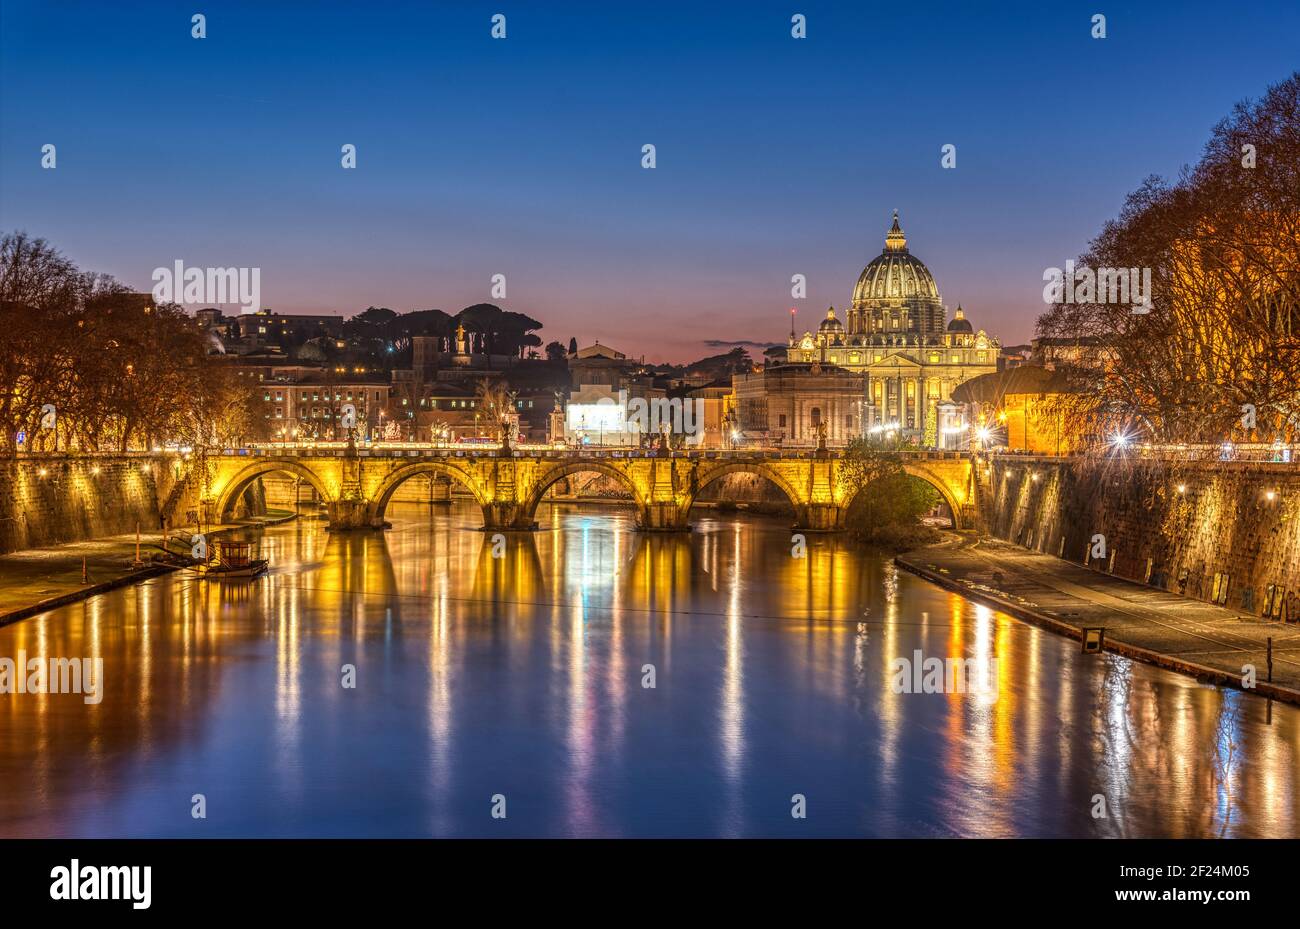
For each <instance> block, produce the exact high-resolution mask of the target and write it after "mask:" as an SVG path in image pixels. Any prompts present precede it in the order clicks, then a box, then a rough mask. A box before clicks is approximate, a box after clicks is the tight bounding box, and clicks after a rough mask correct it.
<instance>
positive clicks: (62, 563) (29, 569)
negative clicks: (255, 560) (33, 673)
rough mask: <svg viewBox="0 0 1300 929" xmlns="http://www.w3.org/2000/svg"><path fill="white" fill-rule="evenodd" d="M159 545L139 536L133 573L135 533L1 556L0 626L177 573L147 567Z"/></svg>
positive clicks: (217, 531)
mask: <svg viewBox="0 0 1300 929" xmlns="http://www.w3.org/2000/svg"><path fill="white" fill-rule="evenodd" d="M293 515H294V514H292V513H289V512H287V511H279V510H277V511H274V512H271V513H268V514H267V515H266V516H264V517H255V518H253V519H249V520H241V521H240V522H232V523H228V524H225V525H221V526H217V527H215V528H213V529H210V530H208V532H207V536H208V538H219V537H220V536H221V534H223V533H225V532H230V531H232V530H236V529H248V528H253V527H256V526H259V525H270V524H272V523H276V522H281V521H283V520H285V519H290V518H293ZM179 538H180V537H179V536H178V537H176V538H174V539H173V541H172V543H171V548H172V550H173V551H183V550H184V547H183V545H182V543H181V542H180V541H179ZM160 545H161V543H160V539H159V536H158V533H157V532H154V533H153V534H147V533H146V534H143V535H141V537H140V557H141V558H142V559H143V560H144V561H145V562H146V565H145V567H143V568H135V567H132V562H133V561H134V560H135V533H134V532H132V533H127V534H124V535H113V536H102V537H100V538H96V539H87V540H85V541H82V542H66V543H64V544H62V545H51V546H48V547H45V548H31V549H26V550H24V551H19V552H10V553H9V554H6V555H0V626H3V625H6V624H8V623H12V622H17V621H18V620H20V619H26V618H27V617H29V616H35V615H36V614H37V613H44V612H45V611H46V610H52V609H54V608H55V607H58V606H62V605H64V604H65V603H72V602H75V601H77V600H85V599H86V598H88V597H93V596H95V595H96V594H100V593H104V592H105V591H108V590H112V589H114V588H116V587H122V586H124V585H126V584H134V583H136V582H137V581H142V580H145V579H147V578H151V577H156V576H158V575H159V574H166V573H167V572H169V571H173V570H175V568H173V567H170V566H168V565H165V564H153V563H150V558H151V556H152V555H153V554H154V553H155V552H158V551H161V548H160ZM83 559H84V565H85V576H84V577H83V575H82V565H83Z"/></svg>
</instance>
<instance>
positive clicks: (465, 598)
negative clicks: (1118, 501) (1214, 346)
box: [0, 503, 1300, 837]
mask: <svg viewBox="0 0 1300 929" xmlns="http://www.w3.org/2000/svg"><path fill="white" fill-rule="evenodd" d="M390 518H392V519H393V522H394V527H393V529H392V530H391V531H389V532H386V533H377V532H376V533H355V534H333V535H331V534H329V533H328V532H326V531H325V528H324V525H323V524H322V523H320V522H317V521H306V520H304V521H299V522H295V523H289V524H285V525H282V526H279V527H275V528H272V529H269V530H267V531H266V532H265V533H262V534H261V535H260V544H261V549H262V553H263V554H264V555H266V556H269V557H270V559H271V563H272V572H271V574H270V575H269V576H268V577H264V578H262V579H259V580H257V581H254V582H251V583H227V584H219V583H205V582H201V581H196V580H193V579H190V578H187V577H185V576H184V575H180V574H174V575H170V576H168V577H163V578H159V579H155V580H153V581H150V582H148V583H145V584H141V585H138V586H135V587H130V588H125V589H122V590H118V591H115V592H113V593H110V594H107V595H104V596H100V597H96V598H94V599H92V600H89V601H86V602H84V603H78V604H75V605H73V606H69V607H66V608H64V609H60V610H56V611H54V612H51V613H48V614H44V615H42V616H40V617H36V618H33V619H29V620H25V621H23V622H20V623H17V624H15V625H12V626H9V627H6V628H4V629H0V656H6V657H11V658H13V657H16V656H17V653H18V651H19V650H20V649H21V650H24V651H25V652H26V653H27V654H28V655H29V656H34V655H45V656H61V657H81V656H88V657H99V658H102V659H103V662H104V675H105V688H104V689H105V695H104V699H103V701H102V702H101V703H99V704H97V705H86V704H85V702H84V700H83V698H82V697H81V696H77V695H32V694H21V695H18V694H10V695H3V696H0V783H3V785H4V789H3V791H0V836H809V835H815V836H923V837H924V836H1120V835H1128V836H1218V835H1230V836H1295V835H1297V834H1300V796H1298V795H1297V776H1298V775H1300V712H1298V711H1297V710H1296V709H1293V708H1290V707H1287V706H1282V705H1277V704H1274V705H1271V706H1270V705H1269V704H1268V703H1267V702H1266V701H1264V700H1262V699H1259V698H1255V697H1248V696H1245V695H1243V694H1240V693H1236V692H1232V691H1228V692H1225V691H1221V690H1218V689H1215V688H1212V687H1205V686H1200V685H1198V684H1197V683H1196V682H1194V681H1192V680H1190V679H1188V678H1184V677H1181V676H1179V675H1175V674H1171V673H1167V672H1164V671H1159V670H1156V669H1153V668H1149V667H1146V666H1143V665H1140V664H1135V663H1132V662H1129V661H1126V660H1124V659H1120V658H1116V657H1114V656H1105V657H1101V658H1098V657H1093V656H1085V655H1082V654H1080V651H1079V645H1078V643H1076V642H1071V641H1067V640H1064V639H1061V638H1058V637H1056V636H1054V635H1052V634H1050V633H1046V632H1042V631H1039V630H1037V629H1034V628H1032V627H1030V626H1026V625H1024V624H1022V623H1020V622H1018V621H1016V620H1013V619H1010V618H1009V617H1006V616H1004V615H1002V614H999V613H997V612H995V611H993V610H990V609H988V608H986V607H983V606H979V605H976V604H974V603H971V602H969V601H967V600H965V599H963V598H962V597H960V596H957V595H955V594H952V593H948V592H946V591H944V590H941V589H938V588H936V587H933V586H931V585H929V584H927V583H926V582H924V581H922V580H920V579H919V578H916V577H913V576H911V575H909V574H906V573H904V572H901V571H899V570H897V569H896V568H895V567H894V566H893V565H892V563H891V562H890V560H889V559H888V558H886V557H882V556H879V555H876V554H872V553H870V552H866V551H863V550H860V549H858V548H856V547H854V546H853V545H852V544H850V543H848V542H845V541H842V540H835V539H830V538H825V539H819V538H817V537H812V536H810V537H809V541H810V548H809V550H808V552H807V557H806V558H802V559H799V558H793V557H791V540H790V531H789V529H788V526H787V525H786V523H785V521H783V520H779V519H766V518H762V517H755V516H746V515H729V514H728V515H722V514H718V515H714V514H712V513H710V512H707V511H706V512H700V511H697V512H696V514H695V518H696V520H695V529H696V531H695V532H693V533H691V534H690V535H689V536H685V535H682V536H668V535H663V536H656V535H646V534H639V533H637V532H635V531H634V530H633V526H632V514H631V512H630V511H628V510H625V509H619V508H617V507H608V508H604V507H571V506H562V505H555V506H543V507H542V509H541V511H540V512H539V519H540V521H541V524H542V525H541V529H540V530H539V531H538V532H536V533H535V534H532V535H523V536H515V537H511V538H509V539H508V540H507V541H506V542H505V544H504V546H503V547H500V548H499V550H498V554H500V555H502V557H499V558H494V557H493V544H492V540H491V538H490V537H488V536H486V535H485V534H484V533H482V532H478V531H475V527H476V526H478V525H479V524H480V520H479V517H478V514H477V512H476V511H475V510H474V509H472V508H470V507H467V506H464V505H462V504H459V503H457V504H454V505H452V506H451V507H442V508H434V509H433V510H432V513H431V512H430V508H429V507H427V506H421V505H418V504H409V505H408V504H403V505H400V506H397V505H395V506H394V507H392V508H390ZM253 537H255V538H256V537H258V536H253ZM918 649H919V650H920V651H921V652H922V654H923V655H924V656H927V657H929V656H937V657H939V658H949V657H964V658H972V657H973V658H984V659H996V664H995V669H996V671H995V673H996V699H992V698H991V697H990V696H988V695H974V694H962V693H895V692H894V688H893V687H892V686H891V682H892V678H893V667H894V664H893V663H894V660H895V659H897V658H900V657H905V658H908V659H912V658H913V656H914V655H915V651H916V650H918ZM344 665H353V666H354V667H355V669H356V670H355V685H356V686H355V687H352V688H347V687H344V686H342V678H343V673H342V671H341V669H342V667H343V666H344ZM647 665H652V666H653V674H654V677H655V680H654V683H655V686H654V687H653V688H651V687H645V686H643V682H645V680H646V678H647V675H648V674H649V673H650V669H646V668H645V666H647ZM993 666H994V665H993V663H990V667H993ZM196 794H202V795H203V797H204V799H205V803H206V814H207V815H206V818H205V819H195V818H194V817H193V816H192V815H191V810H192V808H193V798H194V796H195V795H196ZM796 794H801V795H803V798H804V807H805V810H806V814H807V815H806V818H802V819H797V818H794V817H792V815H791V810H792V797H793V796H794V795H796ZM494 795H501V796H502V797H504V805H505V813H506V815H505V818H503V819H494V818H493V816H492V811H493V806H494V801H493V797H494ZM1098 797H1101V798H1104V802H1105V807H1106V808H1105V814H1106V815H1105V816H1104V817H1102V816H1097V815H1094V814H1095V813H1097V812H1098V811H1099V809H1100V805H1099V801H1098V799H1097V798H1098ZM500 805H501V804H500V802H498V803H497V809H498V811H499V810H500Z"/></svg>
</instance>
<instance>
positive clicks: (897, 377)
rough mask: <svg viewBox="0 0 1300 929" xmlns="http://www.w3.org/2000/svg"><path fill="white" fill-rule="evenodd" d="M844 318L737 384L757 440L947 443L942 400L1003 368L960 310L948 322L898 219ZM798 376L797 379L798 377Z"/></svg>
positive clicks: (829, 317) (829, 315)
mask: <svg viewBox="0 0 1300 929" xmlns="http://www.w3.org/2000/svg"><path fill="white" fill-rule="evenodd" d="M844 315H845V319H844V321H842V322H841V320H840V319H839V318H838V317H837V316H836V315H835V309H834V307H832V308H830V309H829V310H827V312H826V318H825V319H824V320H822V323H821V325H820V326H818V328H817V331H816V332H815V333H814V332H805V333H804V334H803V336H802V337H796V335H795V333H794V331H793V328H792V330H791V333H790V339H789V342H788V344H787V346H786V348H785V351H784V353H781V352H779V351H778V352H775V353H774V355H775V357H773V359H772V361H770V362H769V363H768V365H767V367H765V368H764V369H763V370H762V371H760V372H758V373H756V374H750V375H737V376H736V378H735V391H736V407H737V411H738V413H739V415H740V418H741V423H740V425H741V429H742V431H743V432H744V433H745V434H746V435H748V436H750V437H751V438H752V439H753V440H756V441H764V440H766V441H779V442H783V443H785V444H792V445H813V444H815V443H816V432H817V430H818V429H819V427H820V426H819V424H822V423H824V424H825V426H826V428H827V441H828V442H829V443H830V444H841V445H842V444H844V443H845V442H847V441H848V440H850V439H852V438H854V437H856V436H859V435H865V434H869V433H873V432H874V433H879V432H895V431H896V432H901V434H902V435H903V436H905V437H907V438H911V439H912V440H913V441H915V442H917V444H920V445H924V446H930V447H937V446H938V445H939V444H940V442H939V438H938V434H937V433H938V430H939V428H940V425H941V424H940V414H939V406H940V404H944V405H947V404H948V401H949V400H950V399H951V397H952V391H953V389H954V388H955V387H956V386H957V385H958V384H961V383H963V382H964V381H967V380H969V379H970V378H972V377H977V376H979V375H981V374H990V373H992V372H994V371H996V370H997V364H998V354H999V351H1000V347H1001V346H1000V345H999V343H998V341H997V340H996V339H993V338H991V337H989V336H988V335H987V334H986V333H985V332H984V330H982V329H981V330H978V331H977V330H976V329H975V328H974V326H973V325H972V324H971V322H970V320H968V319H966V315H965V313H964V312H963V310H962V308H961V307H960V306H958V307H957V309H956V312H955V313H954V314H953V318H952V320H951V321H949V320H948V319H947V315H948V311H947V308H946V307H945V306H944V305H943V301H942V300H941V299H940V297H939V288H938V285H937V284H936V283H935V280H934V276H933V275H932V274H931V273H930V270H929V268H927V267H926V266H925V264H924V263H923V262H922V261H921V260H920V259H919V258H917V257H916V256H915V255H913V254H912V253H911V252H910V251H909V250H908V248H907V239H906V237H905V236H904V235H903V230H902V228H901V227H900V226H899V222H898V213H897V211H895V213H894V222H893V226H892V228H891V229H890V230H889V232H888V233H887V234H886V236H885V248H884V251H882V252H881V253H880V255H879V256H877V257H876V258H874V259H872V261H871V262H870V263H869V264H868V265H867V266H866V268H864V269H863V271H862V273H861V274H860V275H859V276H858V282H857V285H856V286H855V287H854V288H853V298H852V302H851V303H850V304H849V307H848V309H847V311H845V314H844ZM796 374H797V375H798V376H795V375H796Z"/></svg>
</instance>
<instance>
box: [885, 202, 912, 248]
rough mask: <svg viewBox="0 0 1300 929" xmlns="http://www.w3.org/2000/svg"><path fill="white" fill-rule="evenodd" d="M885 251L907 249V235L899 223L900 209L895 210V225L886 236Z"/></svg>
mask: <svg viewBox="0 0 1300 929" xmlns="http://www.w3.org/2000/svg"><path fill="white" fill-rule="evenodd" d="M885 251H887V252H903V251H907V237H906V236H905V235H903V228H902V227H901V226H899V225H898V210H894V225H893V226H891V227H890V228H889V233H888V234H887V235H886V236H885Z"/></svg>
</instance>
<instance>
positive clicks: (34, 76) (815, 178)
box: [0, 0, 1300, 361]
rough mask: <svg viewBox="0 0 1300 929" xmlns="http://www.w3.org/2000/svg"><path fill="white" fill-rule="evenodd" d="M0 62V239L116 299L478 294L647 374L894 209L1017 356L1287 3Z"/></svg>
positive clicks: (29, 57) (114, 29)
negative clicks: (226, 274) (949, 159)
mask: <svg viewBox="0 0 1300 929" xmlns="http://www.w3.org/2000/svg"><path fill="white" fill-rule="evenodd" d="M195 12H202V13H204V14H205V15H206V16H207V32H208V37H207V38H205V39H202V40H197V39H193V38H191V36H190V29H191V25H190V17H191V15H192V14H193V13H195ZM498 12H500V13H504V14H505V15H506V17H507V38H506V39H504V40H494V39H492V38H491V37H490V34H489V31H490V28H491V22H490V20H491V16H492V15H493V14H494V13H498ZM795 12H800V13H803V14H805V15H806V16H807V20H808V38H807V39H804V40H795V39H792V38H791V37H790V17H791V15H792V14H793V13H795ZM1094 13H1103V14H1104V15H1105V16H1106V18H1107V33H1108V34H1107V37H1106V38H1105V39H1101V40H1098V39H1093V38H1092V37H1091V35H1090V30H1091V22H1090V21H1091V17H1092V15H1093V14H1094ZM0 32H2V35H3V38H0V58H2V62H0V228H2V229H4V230H13V229H25V230H27V231H28V232H29V233H32V234H33V235H40V236H43V237H45V238H47V239H49V240H50V241H51V242H53V243H54V244H56V245H57V246H58V247H60V248H61V249H62V250H63V251H64V252H66V253H67V254H68V255H69V257H71V258H72V259H74V260H75V261H76V262H77V263H78V264H79V265H81V266H83V267H86V268H92V269H95V270H100V271H106V272H108V273H111V274H113V275H115V276H116V277H118V278H120V279H121V280H123V281H125V282H127V283H128V284H131V285H132V286H135V287H137V288H138V289H141V290H148V289H149V288H150V286H151V280H150V274H151V272H152V270H153V269H154V268H155V267H159V266H167V267H170V266H171V265H172V263H173V262H174V261H176V260H177V259H180V260H183V261H184V262H186V264H188V265H194V266H232V265H242V266H251V267H260V268H261V269H262V272H261V273H262V297H263V303H264V305H266V306H270V307H273V308H275V309H277V310H280V311H282V312H295V311H296V312H309V311H310V312H337V313H342V314H348V315H350V314H352V313H355V312H358V311H359V310H361V309H364V308H365V307H366V306H368V305H371V304H375V305H381V306H389V307H392V308H394V309H397V310H411V309H426V308H429V307H439V308H442V309H445V310H448V311H451V312H455V311H456V310H458V309H460V308H461V307H463V306H466V305H468V304H471V303H476V302H480V301H485V300H488V299H489V287H490V280H491V276H492V275H493V274H497V273H500V274H505V275H506V280H507V288H508V289H507V297H506V299H505V300H501V301H495V302H499V303H501V304H502V305H503V306H505V307H506V308H508V309H512V310H517V311H520V312H525V313H528V314H529V315H532V316H534V317H536V318H538V319H540V320H542V321H543V322H544V323H545V328H544V329H543V331H542V333H541V335H542V336H543V338H544V339H546V340H547V341H549V340H551V339H559V340H561V341H564V342H566V343H567V341H568V339H569V337H570V336H576V337H577V338H578V340H579V341H580V342H582V343H584V344H586V343H589V342H591V341H593V340H595V339H599V340H600V341H601V342H604V343H606V344H611V345H614V346H616V347H618V348H620V349H622V350H624V351H626V352H628V353H630V354H635V355H641V354H644V355H646V356H647V357H648V358H652V359H656V360H661V359H668V360H679V361H682V360H690V359H693V358H695V357H699V356H701V355H704V354H708V353H711V352H713V351H717V350H719V349H717V348H714V347H713V343H716V342H726V341H729V340H755V341H772V340H780V339H782V338H783V337H784V335H785V334H786V333H787V332H788V326H789V307H790V306H791V305H797V306H798V307H799V323H800V328H801V329H802V328H804V327H805V326H812V325H815V322H816V321H817V320H818V319H820V317H821V316H822V315H824V313H825V310H826V307H827V306H828V305H830V304H834V305H835V306H836V307H837V309H838V308H841V307H843V306H844V305H845V304H847V302H848V299H849V295H850V293H851V290H852V287H853V284H854V282H855V281H856V279H857V276H858V273H859V272H860V270H861V269H862V266H863V265H864V264H865V263H866V262H867V261H869V260H870V259H871V258H872V257H874V256H875V255H876V254H878V253H879V252H880V249H881V247H882V246H883V239H884V233H885V230H886V229H887V227H888V225H889V219H890V215H891V212H892V210H894V209H898V210H899V211H900V213H901V218H902V222H903V228H904V230H905V231H906V233H907V235H908V238H909V245H910V246H911V247H912V249H913V252H914V253H915V254H917V255H918V256H919V257H920V258H921V259H922V260H924V261H925V262H926V263H927V264H928V265H929V267H930V269H931V271H932V272H933V273H934V275H935V277H936V279H937V280H938V283H939V287H940V291H941V293H942V294H943V297H944V300H945V302H946V303H948V305H949V306H950V307H955V306H956V305H957V303H959V302H960V303H961V304H963V305H964V306H965V308H966V310H967V313H968V316H970V317H971V318H972V320H973V321H974V322H975V324H976V325H977V326H979V327H983V328H986V329H987V330H988V331H989V332H990V333H991V334H994V335H997V336H999V337H1001V338H1002V340H1003V342H1004V343H1013V342H1019V341H1025V340H1027V339H1028V337H1029V336H1030V334H1031V333H1032V329H1033V322H1034V319H1035V317H1036V315H1037V314H1038V313H1039V312H1041V310H1042V297H1041V294H1042V288H1043V282H1042V274H1043V270H1044V268H1047V267H1051V266H1061V265H1063V264H1064V262H1065V260H1066V259H1068V258H1072V257H1075V256H1076V255H1077V254H1078V253H1079V252H1080V251H1081V250H1082V249H1083V248H1084V246H1085V245H1086V243H1087V241H1088V239H1090V238H1091V237H1092V236H1093V235H1095V234H1096V232H1097V231H1098V230H1099V228H1100V226H1101V224H1102V223H1103V222H1104V221H1105V220H1107V219H1108V218H1111V217H1113V216H1114V215H1115V214H1116V212H1117V211H1118V209H1119V207H1120V205H1121V203H1122V201H1123V198H1124V195H1125V194H1126V193H1127V192H1128V191H1129V190H1131V189H1133V188H1134V187H1136V186H1137V185H1138V184H1139V183H1140V182H1141V180H1142V178H1143V177H1145V176H1146V175H1148V174H1153V173H1154V174H1164V175H1174V174H1176V173H1177V171H1178V170H1179V168H1180V166H1182V165H1184V164H1188V163H1191V162H1193V161H1195V160H1196V158H1197V157H1198V156H1199V153H1200V150H1201V147H1202V145H1203V144H1204V142H1205V139H1206V138H1207V136H1208V133H1209V129H1210V127H1211V126H1212V125H1213V124H1214V123H1215V122H1217V121H1218V120H1219V119H1221V118H1222V117H1224V116H1225V115H1227V113H1228V111H1229V110H1230V108H1231V107H1232V105H1233V103H1235V102H1236V101H1238V100H1241V99H1243V98H1246V97H1258V96H1259V95H1260V94H1262V93H1263V91H1264V90H1265V88H1266V87H1267V86H1268V85H1269V84H1270V83H1275V82H1277V81H1279V80H1282V79H1284V78H1285V77H1287V76H1288V75H1289V74H1290V73H1291V72H1292V71H1293V70H1294V69H1295V68H1296V67H1300V54H1297V49H1298V48H1300V46H1297V42H1296V38H1295V37H1296V36H1297V35H1300V4H1296V3H1293V2H1263V3H1252V4H1239V5H1233V6H1225V5H1224V4H1222V3H1218V4H1215V3H1195V2H1191V3H1157V2H1149V3H1140V4H1139V3H1113V2H1109V0H1094V2H1091V3H1074V2H1052V0H1047V2H1041V3H1026V4H1019V3H997V4H978V3H966V2H956V0H954V2H949V3H919V2H907V3H904V2H894V3H888V4H884V3H852V4H850V3H839V4H831V3H805V2H802V0H789V2H785V3H780V4H776V3H765V2H755V3H744V4H741V3H735V4H708V3H692V4H673V3H657V4H630V3H609V2H604V3H566V4H558V3H539V2H529V3H502V2H493V3H486V4H482V3H456V4H440V3H429V2H423V3H400V2H399V3H381V2H370V3H352V2H343V0H338V2H329V0H326V2H319V3H305V2H304V3H277V2H256V3H239V2H204V0H187V2H186V3H179V2H149V0H139V2H132V3H129V4H110V3H76V2H69V3H52V2H40V3H25V2H15V0H3V2H0ZM46 143H53V144H55V145H56V146H57V151H58V167H57V168H56V169H55V170H43V169H42V168H41V166H40V154H41V146H42V145H44V144H46ZM344 143H351V144H354V145H356V146H357V152H358V156H357V157H358V167H357V168H356V169H355V170H344V169H342V168H341V167H340V163H339V159H340V146H341V145H343V144H344ZM645 143H653V144H654V145H655V146H656V148H657V167H656V168H655V169H654V170H644V169H642V168H641V146H642V145H643V144H645ZM946 143H951V144H954V145H956V147H957V167H956V169H955V170H944V169H942V168H941V167H940V148H941V146H942V145H944V144H946ZM794 273H803V274H805V275H807V276H808V279H809V296H808V299H807V300H803V301H792V300H791V298H790V294H789V288H790V283H789V280H790V276H791V275H792V274H794Z"/></svg>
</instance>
